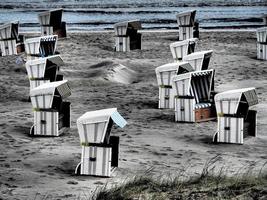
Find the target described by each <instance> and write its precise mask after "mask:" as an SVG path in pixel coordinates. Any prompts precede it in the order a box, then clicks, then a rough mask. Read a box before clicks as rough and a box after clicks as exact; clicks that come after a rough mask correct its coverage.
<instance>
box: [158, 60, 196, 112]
mask: <svg viewBox="0 0 267 200" xmlns="http://www.w3.org/2000/svg"><path fill="white" fill-rule="evenodd" d="M192 70H193V69H192V67H191V65H190V64H189V63H186V62H180V63H177V62H175V63H168V64H165V65H162V66H159V67H157V68H156V69H155V72H156V76H157V82H158V86H159V108H167V109H171V108H174V92H173V90H172V82H171V80H172V77H173V76H175V75H177V74H182V73H186V72H189V71H192Z"/></svg>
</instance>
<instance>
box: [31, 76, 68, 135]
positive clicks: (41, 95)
mask: <svg viewBox="0 0 267 200" xmlns="http://www.w3.org/2000/svg"><path fill="white" fill-rule="evenodd" d="M70 95H71V91H70V87H69V85H68V81H67V80H63V81H56V82H51V83H44V84H42V85H40V86H38V87H36V88H34V89H32V90H31V91H30V97H31V102H32V106H33V110H34V111H33V113H34V124H33V126H32V127H31V130H30V135H40V136H59V135H60V134H62V133H63V132H64V131H65V130H66V129H68V128H69V127H70V102H68V101H64V99H65V98H67V97H68V96H70Z"/></svg>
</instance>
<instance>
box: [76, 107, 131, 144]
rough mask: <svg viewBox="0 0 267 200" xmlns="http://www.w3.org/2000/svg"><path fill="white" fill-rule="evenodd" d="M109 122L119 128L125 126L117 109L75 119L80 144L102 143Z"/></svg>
mask: <svg viewBox="0 0 267 200" xmlns="http://www.w3.org/2000/svg"><path fill="white" fill-rule="evenodd" d="M110 120H112V121H113V122H114V123H116V124H117V125H118V126H119V127H121V128H123V127H124V126H125V125H126V124H127V122H126V120H125V119H124V118H123V117H122V116H121V115H120V114H119V112H118V111H117V108H109V109H103V110H96V111H91V112H86V113H85V114H83V115H82V116H81V117H80V118H78V119H77V127H78V132H79V135H80V140H81V143H103V142H104V140H105V137H106V134H107V129H108V126H109V124H110V123H109V122H110ZM109 128H111V127H109Z"/></svg>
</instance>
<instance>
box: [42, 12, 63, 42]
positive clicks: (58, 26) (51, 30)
mask: <svg viewBox="0 0 267 200" xmlns="http://www.w3.org/2000/svg"><path fill="white" fill-rule="evenodd" d="M62 13H63V9H54V10H49V11H45V12H41V13H39V14H38V20H39V23H40V24H41V35H42V36H46V35H58V37H59V38H61V37H66V36H67V33H66V22H62Z"/></svg>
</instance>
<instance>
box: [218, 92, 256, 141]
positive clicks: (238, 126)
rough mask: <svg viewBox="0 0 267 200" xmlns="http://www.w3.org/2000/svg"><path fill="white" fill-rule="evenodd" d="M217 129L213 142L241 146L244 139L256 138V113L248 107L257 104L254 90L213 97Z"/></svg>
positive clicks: (225, 93) (224, 93)
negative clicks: (247, 137) (248, 137)
mask: <svg viewBox="0 0 267 200" xmlns="http://www.w3.org/2000/svg"><path fill="white" fill-rule="evenodd" d="M215 104H216V110H217V116H218V128H217V132H216V133H215V134H214V137H213V141H214V142H222V143H236V144H243V142H244V137H246V136H255V137H256V136H257V129H256V127H257V126H256V123H257V111H255V110H250V106H253V105H256V104H258V98H257V94H256V90H255V88H243V89H237V90H229V91H226V92H222V93H218V94H217V95H215Z"/></svg>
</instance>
